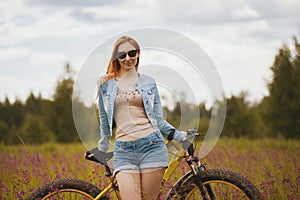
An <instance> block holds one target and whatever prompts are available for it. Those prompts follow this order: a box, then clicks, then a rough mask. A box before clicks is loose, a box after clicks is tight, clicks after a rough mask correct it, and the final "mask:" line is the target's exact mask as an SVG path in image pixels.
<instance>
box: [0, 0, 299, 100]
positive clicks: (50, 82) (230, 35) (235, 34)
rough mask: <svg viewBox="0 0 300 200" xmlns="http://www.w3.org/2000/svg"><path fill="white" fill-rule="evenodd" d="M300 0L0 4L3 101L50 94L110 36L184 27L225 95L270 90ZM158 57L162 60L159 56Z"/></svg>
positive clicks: (295, 29) (294, 28)
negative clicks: (66, 70) (275, 64)
mask: <svg viewBox="0 0 300 200" xmlns="http://www.w3.org/2000/svg"><path fill="white" fill-rule="evenodd" d="M299 9H300V1H297V0H274V1H260V0H252V1H249V0H228V1H222V0H210V1H199V0H190V1H179V0H178V1H177V0H165V1H159V0H154V1H151V0H148V1H138V0H129V1H123V0H117V1H109V0H103V1H98V0H85V1H79V0H75V1H72V0H10V1H1V2H0V69H1V73H0V101H3V100H4V97H5V96H8V97H9V99H10V100H12V101H13V100H14V99H15V98H19V99H22V100H24V99H25V98H26V97H27V96H28V94H29V92H30V91H32V92H34V93H35V94H38V93H41V94H42V96H43V97H45V98H51V96H52V95H53V91H54V87H55V83H56V81H57V80H58V78H59V76H60V75H61V74H62V73H63V70H64V66H65V63H66V62H69V63H70V64H71V66H72V67H73V68H74V69H75V70H76V71H77V72H78V71H79V70H80V68H81V66H82V64H83V63H84V62H85V60H86V58H87V57H88V56H89V54H90V53H91V52H92V51H93V50H94V49H95V48H97V47H98V46H99V45H101V44H102V43H103V42H104V41H107V40H108V39H110V38H111V37H113V36H115V35H118V34H120V33H122V32H126V31H131V30H134V29H139V28H146V27H152V28H161V29H169V30H173V31H176V32H179V33H181V34H183V35H185V36H187V37H189V38H190V39H191V40H193V41H195V42H197V43H198V44H199V45H200V46H201V47H202V48H203V49H204V50H205V51H206V53H207V54H208V56H209V57H210V58H211V59H212V61H213V62H214V64H215V66H216V69H217V70H218V73H219V75H220V77H221V79H222V82H223V86H224V91H225V93H226V95H230V94H234V95H237V94H239V92H240V91H242V90H247V91H248V92H249V97H250V99H251V100H259V99H260V98H262V97H263V96H264V95H267V87H266V83H267V81H268V80H270V78H271V71H270V66H271V65H272V63H273V59H274V56H275V55H276V54H277V51H278V49H279V48H280V47H281V46H282V44H283V42H285V43H287V44H288V45H290V46H291V47H292V37H293V36H296V37H298V39H299V38H300V37H299V36H300V20H299V19H300V12H298V11H299ZM157 59H158V60H157V62H159V58H157Z"/></svg>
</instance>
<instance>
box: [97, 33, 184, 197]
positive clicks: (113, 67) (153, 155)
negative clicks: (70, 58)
mask: <svg viewBox="0 0 300 200" xmlns="http://www.w3.org/2000/svg"><path fill="white" fill-rule="evenodd" d="M139 57H140V47H139V45H138V43H137V42H136V41H135V40H134V39H132V38H130V37H128V36H123V37H121V38H119V39H118V40H117V41H116V42H115V44H114V48H113V52H112V56H111V59H110V62H109V65H108V68H107V72H106V75H105V76H104V77H102V78H101V81H100V83H99V87H98V93H99V95H98V97H99V115H100V132H101V133H100V135H101V139H100V140H99V146H98V149H99V151H102V152H106V151H107V150H108V148H109V145H110V138H111V137H112V135H113V134H112V130H113V129H114V128H116V130H115V134H114V136H115V142H114V175H115V176H116V178H117V182H118V186H119V189H120V192H121V196H122V199H124V200H127V199H130V200H132V199H134V200H139V199H145V200H152V199H156V198H157V196H158V193H159V189H160V186H161V182H162V178H163V174H164V171H165V168H166V167H167V166H168V152H167V148H166V145H165V141H164V138H163V136H162V134H161V133H164V134H166V135H169V134H170V133H171V132H174V131H175V132H174V139H175V140H176V141H178V142H183V141H184V140H185V137H184V134H183V133H181V132H180V131H179V130H177V129H175V128H174V127H173V126H172V125H170V124H169V123H168V122H167V121H165V119H164V118H163V112H162V106H161V101H160V96H159V93H158V90H157V86H156V83H155V81H154V80H153V79H152V78H151V77H149V76H146V75H143V74H139V73H138V65H139Z"/></svg>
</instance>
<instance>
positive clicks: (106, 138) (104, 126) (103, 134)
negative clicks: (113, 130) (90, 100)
mask: <svg viewBox="0 0 300 200" xmlns="http://www.w3.org/2000/svg"><path fill="white" fill-rule="evenodd" d="M98 105H99V118H100V140H99V142H98V149H99V151H103V152H106V151H107V150H108V148H109V146H110V133H107V132H109V130H110V128H109V123H108V118H107V113H106V111H105V109H104V104H103V93H102V90H101V86H99V89H98Z"/></svg>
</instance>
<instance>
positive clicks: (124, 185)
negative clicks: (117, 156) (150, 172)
mask: <svg viewBox="0 0 300 200" xmlns="http://www.w3.org/2000/svg"><path fill="white" fill-rule="evenodd" d="M116 178H117V182H118V186H119V190H120V193H121V197H122V200H132V199H136V200H141V199H142V191H141V174H140V171H139V170H121V171H119V172H118V173H117V174H116Z"/></svg>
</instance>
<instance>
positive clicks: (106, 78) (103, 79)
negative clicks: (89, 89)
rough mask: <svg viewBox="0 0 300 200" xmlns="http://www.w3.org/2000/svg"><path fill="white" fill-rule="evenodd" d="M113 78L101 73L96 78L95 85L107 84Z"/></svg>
mask: <svg viewBox="0 0 300 200" xmlns="http://www.w3.org/2000/svg"><path fill="white" fill-rule="evenodd" d="M112 80H113V79H111V78H110V79H109V75H107V74H104V75H101V76H100V77H99V78H98V79H97V86H98V87H99V86H103V85H107V84H109V83H110V82H112Z"/></svg>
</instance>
